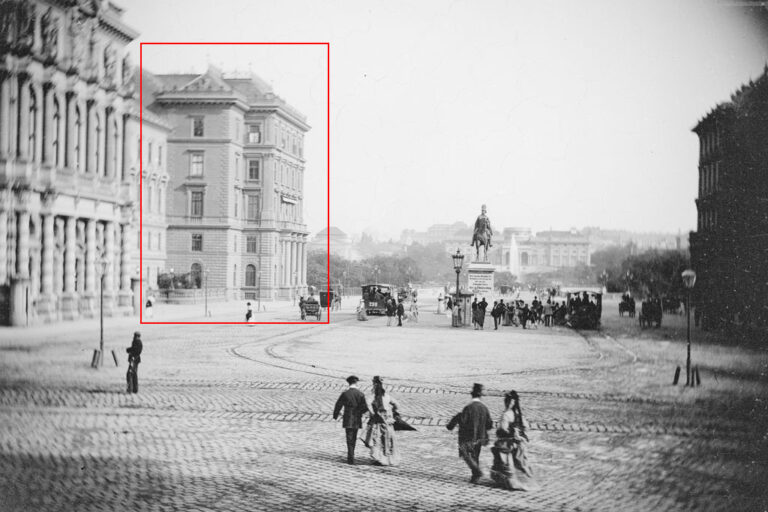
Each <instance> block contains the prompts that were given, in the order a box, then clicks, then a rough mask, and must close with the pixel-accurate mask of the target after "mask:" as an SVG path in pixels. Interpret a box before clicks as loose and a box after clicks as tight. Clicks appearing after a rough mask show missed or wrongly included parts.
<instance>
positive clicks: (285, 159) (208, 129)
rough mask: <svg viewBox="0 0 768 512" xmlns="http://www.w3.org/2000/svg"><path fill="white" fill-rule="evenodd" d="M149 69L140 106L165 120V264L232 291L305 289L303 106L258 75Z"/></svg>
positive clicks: (282, 295)
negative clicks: (150, 81) (146, 98)
mask: <svg viewBox="0 0 768 512" xmlns="http://www.w3.org/2000/svg"><path fill="white" fill-rule="evenodd" d="M154 78H155V79H156V85H155V86H154V90H152V91H148V90H145V92H144V94H145V95H147V94H150V95H151V97H152V102H151V104H150V105H148V107H147V108H146V109H145V111H150V112H152V113H153V114H155V115H157V116H159V117H160V118H162V119H163V120H164V121H165V122H166V123H167V124H168V126H169V127H170V132H169V134H168V173H169V175H170V180H171V183H172V184H173V187H172V188H171V189H169V194H168V197H167V201H168V204H167V215H166V221H167V223H168V227H167V235H168V240H167V245H166V248H167V258H168V260H167V267H169V268H173V269H174V272H175V273H187V272H190V273H191V274H192V275H193V281H195V282H196V283H198V285H205V282H206V280H207V286H208V287H209V288H217V289H226V290H227V295H228V296H229V297H232V298H244V299H256V298H260V299H261V300H275V299H289V298H291V297H293V296H294V295H295V294H299V293H305V292H306V254H307V249H306V244H307V236H308V234H309V233H308V231H307V229H306V225H305V223H304V218H303V200H304V168H305V160H304V134H305V133H306V132H307V131H308V130H309V126H308V125H307V123H306V118H305V117H304V115H302V114H301V113H299V112H298V111H296V110H295V109H294V108H292V107H291V106H290V105H288V104H287V103H286V102H285V101H284V100H282V99H281V98H280V97H278V96H277V95H275V94H274V93H273V91H272V89H271V87H270V86H269V85H268V84H266V82H264V81H263V80H261V79H259V78H258V77H256V76H248V77H244V78H242V77H241V78H235V77H226V76H224V75H223V74H222V73H221V72H220V71H219V70H217V69H216V68H214V67H210V68H209V69H208V70H207V71H206V72H205V73H203V74H200V75H179V74H173V75H155V77H154ZM145 85H146V84H145Z"/></svg>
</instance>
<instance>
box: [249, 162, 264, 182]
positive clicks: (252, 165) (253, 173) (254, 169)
mask: <svg viewBox="0 0 768 512" xmlns="http://www.w3.org/2000/svg"><path fill="white" fill-rule="evenodd" d="M260 163H261V162H260V161H259V160H248V179H249V180H258V179H260V177H259V171H260V168H261V166H260V165H259V164H260Z"/></svg>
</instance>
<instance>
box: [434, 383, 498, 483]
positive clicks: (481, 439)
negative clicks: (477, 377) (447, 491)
mask: <svg viewBox="0 0 768 512" xmlns="http://www.w3.org/2000/svg"><path fill="white" fill-rule="evenodd" d="M484 394H485V392H484V391H483V385H482V384H477V383H475V384H474V386H472V401H471V402H470V403H469V404H468V405H467V406H466V407H464V409H463V410H462V411H461V412H460V413H458V414H457V415H456V416H454V417H453V418H451V421H450V422H448V425H446V428H447V429H448V430H453V429H454V427H455V426H456V425H458V426H459V457H461V458H462V459H464V462H466V463H467V466H469V469H470V470H471V471H472V478H471V479H470V480H469V481H470V482H471V483H473V484H474V483H477V481H478V480H480V477H481V476H483V472H482V471H481V470H480V450H481V449H482V447H483V446H484V445H487V444H488V431H489V430H491V429H492V428H493V421H492V420H491V413H490V411H488V407H486V406H485V404H484V403H483V402H481V401H480V397H482V396H483V395H484Z"/></svg>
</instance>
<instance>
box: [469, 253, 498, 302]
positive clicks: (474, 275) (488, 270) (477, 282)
mask: <svg viewBox="0 0 768 512" xmlns="http://www.w3.org/2000/svg"><path fill="white" fill-rule="evenodd" d="M495 271H496V270H495V269H494V268H493V265H491V264H490V263H486V262H481V261H473V262H471V263H470V264H469V268H468V269H467V289H468V290H469V291H471V292H472V293H474V294H475V295H478V296H480V297H487V298H490V297H491V296H492V295H493V274H494V272H495Z"/></svg>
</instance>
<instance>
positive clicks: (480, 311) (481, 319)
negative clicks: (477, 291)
mask: <svg viewBox="0 0 768 512" xmlns="http://www.w3.org/2000/svg"><path fill="white" fill-rule="evenodd" d="M486 309H488V303H487V302H486V301H485V297H483V300H481V301H480V302H479V303H478V304H477V324H478V325H479V326H480V328H481V329H484V328H485V310H486Z"/></svg>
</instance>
